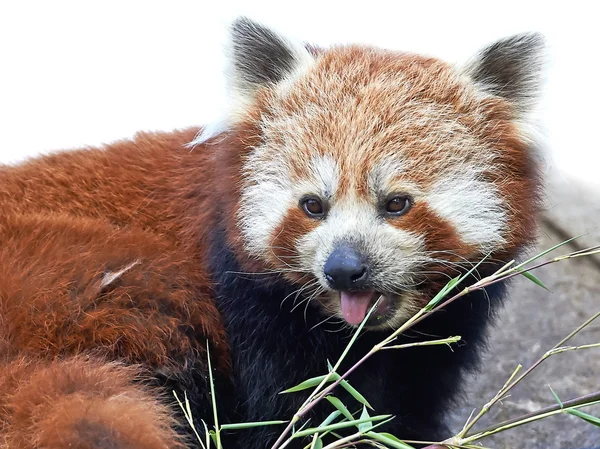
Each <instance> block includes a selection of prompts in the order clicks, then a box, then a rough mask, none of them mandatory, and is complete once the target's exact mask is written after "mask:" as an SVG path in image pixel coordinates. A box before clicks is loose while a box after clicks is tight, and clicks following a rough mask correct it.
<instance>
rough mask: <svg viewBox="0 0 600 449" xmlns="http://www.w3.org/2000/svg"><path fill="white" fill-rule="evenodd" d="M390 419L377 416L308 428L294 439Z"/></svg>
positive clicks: (296, 434) (298, 433)
mask: <svg viewBox="0 0 600 449" xmlns="http://www.w3.org/2000/svg"><path fill="white" fill-rule="evenodd" d="M391 417H392V415H377V416H372V417H370V418H367V419H365V420H361V419H353V420H352V421H343V422H339V423H335V424H330V425H328V426H323V427H310V428H308V429H304V430H300V431H298V432H296V433H294V438H300V437H305V436H307V435H312V434H313V433H316V432H327V431H329V430H338V429H345V428H346V427H352V426H357V425H358V424H362V423H363V422H376V421H383V420H384V419H390V418H391Z"/></svg>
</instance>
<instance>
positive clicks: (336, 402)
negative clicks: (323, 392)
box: [325, 395, 354, 421]
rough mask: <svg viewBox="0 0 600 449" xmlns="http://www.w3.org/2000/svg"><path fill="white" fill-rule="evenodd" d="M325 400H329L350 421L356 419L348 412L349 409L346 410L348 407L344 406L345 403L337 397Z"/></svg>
mask: <svg viewBox="0 0 600 449" xmlns="http://www.w3.org/2000/svg"><path fill="white" fill-rule="evenodd" d="M325 399H327V400H328V401H329V402H330V403H331V404H332V405H333V406H334V407H335V408H337V409H338V410H339V411H340V412H341V413H342V414H343V415H344V416H345V417H346V418H347V419H348V420H349V421H352V420H353V419H354V416H352V413H350V412H349V411H348V409H347V408H346V406H345V405H344V403H343V402H342V401H340V400H339V399H338V398H336V397H335V396H331V395H329V396H325Z"/></svg>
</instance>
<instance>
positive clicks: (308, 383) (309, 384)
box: [279, 373, 339, 394]
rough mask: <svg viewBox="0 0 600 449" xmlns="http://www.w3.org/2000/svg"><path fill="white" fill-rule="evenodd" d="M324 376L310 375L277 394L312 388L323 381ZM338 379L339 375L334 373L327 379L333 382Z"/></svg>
mask: <svg viewBox="0 0 600 449" xmlns="http://www.w3.org/2000/svg"><path fill="white" fill-rule="evenodd" d="M336 376H337V377H336ZM326 377H327V375H325V376H317V377H312V378H310V379H306V380H305V381H303V382H300V383H299V384H298V385H296V386H294V387H292V388H288V389H287V390H283V391H281V392H280V393H279V394H287V393H296V392H297V391H302V390H308V389H309V388H313V387H316V386H317V385H319V384H320V383H321V382H323V379H325V378H326ZM338 379H339V375H338V374H336V373H333V374H332V375H331V376H330V378H329V381H331V382H333V381H336V380H338Z"/></svg>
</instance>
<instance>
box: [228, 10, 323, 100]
mask: <svg viewBox="0 0 600 449" xmlns="http://www.w3.org/2000/svg"><path fill="white" fill-rule="evenodd" d="M230 39H231V45H230V55H229V58H230V66H231V70H232V73H231V77H232V79H231V83H232V89H233V91H234V92H233V93H234V94H238V95H240V94H241V95H243V96H246V97H247V96H250V97H251V96H252V95H253V93H254V92H255V91H256V90H257V89H259V88H260V87H263V86H268V85H275V84H277V83H280V82H281V81H284V80H286V79H288V78H290V77H292V76H293V75H294V74H295V73H297V72H298V71H299V70H301V69H302V68H303V67H305V66H306V65H307V63H311V62H312V61H313V57H312V56H311V54H310V53H309V52H308V50H307V49H306V48H305V47H304V46H303V45H301V44H295V43H293V42H291V41H289V40H288V39H286V38H284V37H283V36H280V35H279V34H277V33H276V32H274V31H272V30H270V29H269V28H266V27H264V26H262V25H260V24H258V23H256V22H254V21H252V20H250V19H248V18H246V17H240V18H238V19H236V20H235V21H234V22H233V24H232V25H231V38H230Z"/></svg>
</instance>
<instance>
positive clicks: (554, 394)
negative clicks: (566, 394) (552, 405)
mask: <svg viewBox="0 0 600 449" xmlns="http://www.w3.org/2000/svg"><path fill="white" fill-rule="evenodd" d="M548 388H550V391H551V392H552V396H554V399H556V402H558V405H560V408H563V403H562V401H561V400H560V398H559V397H558V395H557V394H556V393H555V392H554V390H553V389H552V387H551V386H550V385H548Z"/></svg>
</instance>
